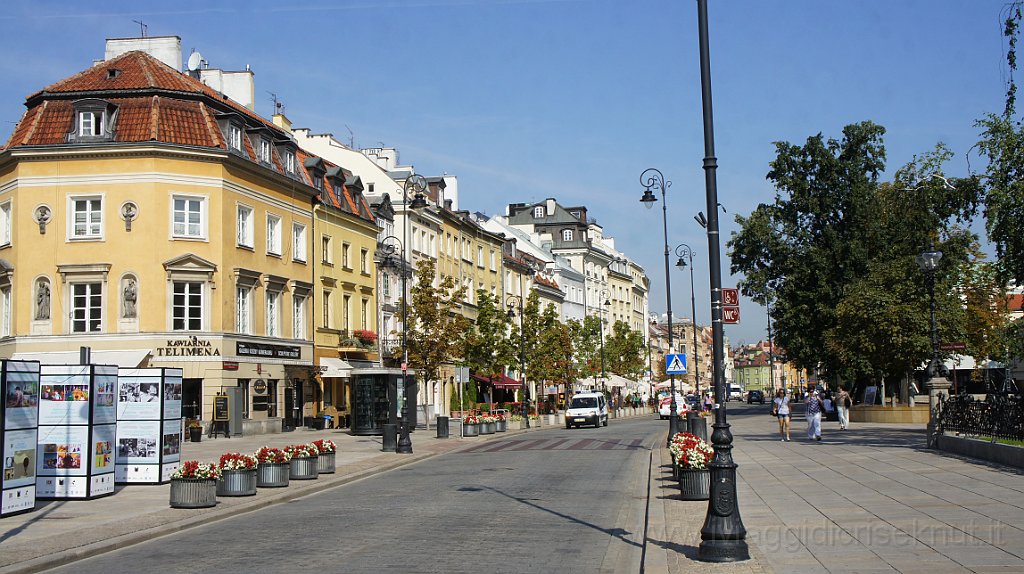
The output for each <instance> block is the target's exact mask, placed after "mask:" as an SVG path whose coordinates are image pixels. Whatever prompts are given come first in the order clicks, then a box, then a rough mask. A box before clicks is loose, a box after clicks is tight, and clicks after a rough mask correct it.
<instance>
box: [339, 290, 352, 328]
mask: <svg viewBox="0 0 1024 574" xmlns="http://www.w3.org/2000/svg"><path fill="white" fill-rule="evenodd" d="M351 305H352V297H351V296H350V295H345V296H344V297H343V298H342V308H341V328H342V329H345V330H346V331H349V330H350V329H352V323H351V319H352V318H351V317H350V316H349V312H350V309H349V307H350V306H351Z"/></svg>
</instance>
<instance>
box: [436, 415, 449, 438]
mask: <svg viewBox="0 0 1024 574" xmlns="http://www.w3.org/2000/svg"><path fill="white" fill-rule="evenodd" d="M437 438H448V417H442V416H438V417H437Z"/></svg>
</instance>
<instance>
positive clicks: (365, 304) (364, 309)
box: [359, 299, 370, 329]
mask: <svg viewBox="0 0 1024 574" xmlns="http://www.w3.org/2000/svg"><path fill="white" fill-rule="evenodd" d="M369 307H370V302H369V301H368V300H367V299H363V300H362V301H361V302H360V305H359V325H360V326H361V327H362V328H363V329H366V328H368V327H369V326H370V325H369V323H368V322H367V319H368V318H369V312H368V309H369Z"/></svg>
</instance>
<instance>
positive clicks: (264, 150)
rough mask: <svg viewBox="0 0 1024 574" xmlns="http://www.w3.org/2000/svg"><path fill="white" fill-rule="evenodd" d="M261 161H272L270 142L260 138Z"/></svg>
mask: <svg viewBox="0 0 1024 574" xmlns="http://www.w3.org/2000/svg"><path fill="white" fill-rule="evenodd" d="M259 154H260V161H261V162H263V163H270V142H269V141H267V140H265V139H263V138H260V151H259Z"/></svg>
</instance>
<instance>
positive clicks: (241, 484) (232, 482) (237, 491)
mask: <svg viewBox="0 0 1024 574" xmlns="http://www.w3.org/2000/svg"><path fill="white" fill-rule="evenodd" d="M255 494H256V469H255V468H250V469H247V470H225V471H223V476H222V477H221V479H220V480H218V481H217V496H253V495H255Z"/></svg>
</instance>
